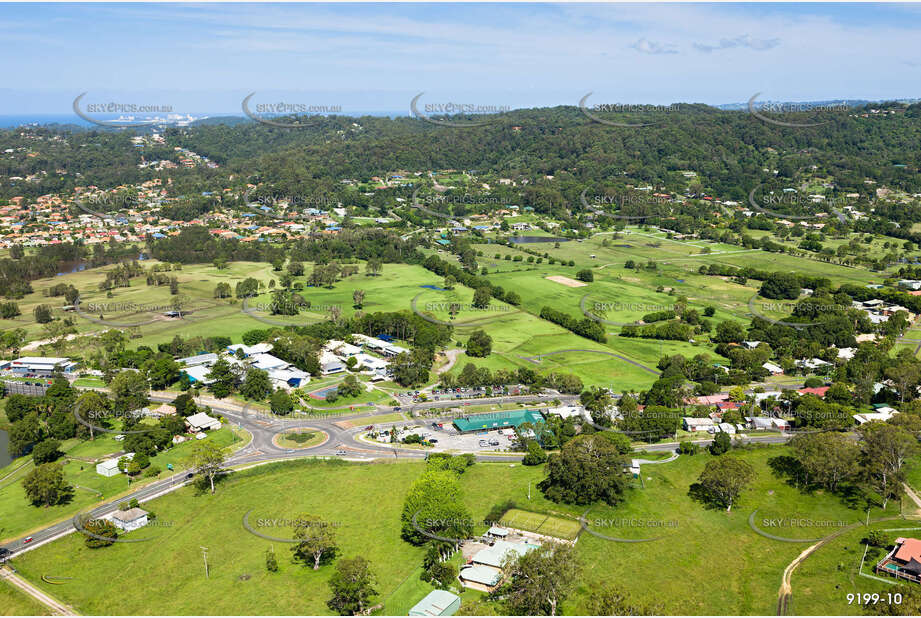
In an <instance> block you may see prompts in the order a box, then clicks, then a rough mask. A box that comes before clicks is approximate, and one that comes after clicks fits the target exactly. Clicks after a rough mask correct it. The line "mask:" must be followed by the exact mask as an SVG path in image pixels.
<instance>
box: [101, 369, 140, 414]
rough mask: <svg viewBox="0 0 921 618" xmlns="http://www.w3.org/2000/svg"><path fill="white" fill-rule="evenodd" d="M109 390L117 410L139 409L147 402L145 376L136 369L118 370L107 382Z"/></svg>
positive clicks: (129, 410)
mask: <svg viewBox="0 0 921 618" xmlns="http://www.w3.org/2000/svg"><path fill="white" fill-rule="evenodd" d="M109 392H111V393H112V395H113V398H114V400H115V409H116V410H117V411H118V412H131V411H134V410H140V409H141V408H143V407H145V406H146V405H147V404H148V403H149V400H148V399H147V394H148V392H149V386H148V384H147V378H145V377H144V376H143V375H141V373H140V372H138V371H132V370H130V369H129V370H126V371H120V372H119V373H118V374H117V375H116V376H115V377H114V378H113V379H112V381H111V382H110V383H109Z"/></svg>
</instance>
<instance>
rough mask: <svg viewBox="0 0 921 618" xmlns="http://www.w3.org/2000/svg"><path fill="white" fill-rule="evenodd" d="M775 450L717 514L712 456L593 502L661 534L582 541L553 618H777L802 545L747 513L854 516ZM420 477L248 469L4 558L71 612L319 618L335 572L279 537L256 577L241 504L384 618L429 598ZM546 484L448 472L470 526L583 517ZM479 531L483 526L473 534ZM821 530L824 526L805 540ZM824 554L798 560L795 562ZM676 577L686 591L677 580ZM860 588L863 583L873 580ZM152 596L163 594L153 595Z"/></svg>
mask: <svg viewBox="0 0 921 618" xmlns="http://www.w3.org/2000/svg"><path fill="white" fill-rule="evenodd" d="M786 453H787V450H786V449H785V448H783V447H763V448H757V449H753V450H750V451H739V452H737V453H736V456H739V457H742V458H744V459H746V460H748V461H749V462H750V463H751V464H752V465H753V466H754V468H755V471H756V473H757V477H756V480H755V482H754V483H753V484H752V486H751V487H750V488H749V489H747V490H745V491H744V492H743V495H742V496H741V499H740V500H739V501H738V502H737V504H736V505H735V507H734V508H733V509H732V512H730V513H726V511H725V510H724V509H710V508H707V507H705V506H703V505H702V504H701V503H699V502H697V501H696V500H694V499H693V498H692V497H691V496H690V495H689V489H690V487H691V485H692V484H693V483H694V482H695V481H696V480H697V478H698V476H699V474H700V472H701V471H702V469H703V467H704V465H705V464H706V463H707V461H708V460H709V459H710V457H711V456H710V455H707V454H700V455H695V456H691V457H688V456H682V457H679V458H678V459H677V460H676V461H673V462H670V463H666V464H660V465H647V466H643V470H642V475H643V485H644V486H645V487H643V486H641V485H640V483H639V482H636V483H635V487H634V488H633V489H632V490H630V493H629V495H628V496H627V498H626V500H625V501H624V502H623V503H622V504H620V505H618V506H617V507H613V508H612V507H607V506H594V507H592V508H591V509H590V510H589V512H588V513H587V514H586V518H587V520H588V521H589V524H590V528H591V529H592V530H594V531H595V532H598V533H599V534H601V535H605V536H610V537H616V538H628V539H629V538H632V539H645V538H650V537H662V538H661V539H659V540H657V541H651V542H647V543H617V542H613V541H610V540H607V539H605V538H602V537H601V536H597V535H594V534H590V533H586V532H583V533H582V534H581V536H580V538H579V541H578V543H577V544H576V551H577V554H578V555H579V557H580V560H581V561H582V563H583V565H584V573H583V577H582V578H581V581H580V583H579V585H578V589H577V591H576V593H575V594H574V595H573V597H572V598H571V600H569V601H568V602H567V603H566V604H565V606H564V607H563V610H564V611H565V612H566V613H568V614H576V613H584V612H585V610H586V607H585V602H586V600H587V599H588V597H589V595H590V594H591V593H592V591H593V590H594V589H595V588H596V587H598V586H601V585H603V584H605V583H609V582H617V584H618V586H619V587H621V588H622V589H623V590H624V592H625V593H627V594H628V596H630V597H631V598H635V599H637V600H638V601H641V602H644V603H649V604H653V605H659V606H661V608H662V611H663V612H664V613H671V614H676V613H682V614H688V613H689V614H717V615H719V614H765V615H766V614H772V613H774V611H775V608H776V602H777V590H778V587H779V584H780V576H781V573H782V572H783V569H784V568H785V567H786V566H787V564H789V563H790V562H791V561H792V560H793V559H794V558H795V557H796V556H797V555H798V554H799V553H800V552H801V551H802V549H804V547H805V545H801V544H799V543H785V542H779V541H775V540H772V539H769V538H766V537H764V536H761V535H759V534H757V533H756V532H755V531H753V530H752V529H751V528H750V527H749V523H748V518H749V515H750V514H751V512H752V511H753V510H755V509H757V510H758V518H759V519H761V518H772V519H779V518H783V517H787V518H794V517H797V516H800V517H809V518H811V519H813V520H823V521H825V520H828V521H833V522H839V521H840V522H847V523H853V522H855V521H859V520H861V519H862V518H863V517H865V513H864V512H863V511H862V510H861V509H860V508H855V509H851V508H848V506H847V505H846V504H845V502H844V501H843V500H842V498H841V497H840V496H836V495H829V494H827V493H824V492H814V493H811V494H805V493H802V492H800V491H799V490H798V489H796V488H794V487H792V486H790V485H788V484H787V483H786V481H785V480H784V479H782V478H779V477H777V476H775V474H774V473H773V472H772V471H771V469H770V467H769V465H768V462H769V460H770V459H771V458H773V457H776V456H778V455H783V454H786ZM422 469H423V464H421V463H405V464H373V465H367V464H366V465H359V464H341V463H325V462H297V463H285V464H274V465H271V466H266V467H264V468H257V469H253V470H249V471H246V472H242V473H237V474H235V475H234V477H233V478H231V479H229V480H227V481H226V482H223V483H221V485H220V487H219V489H218V492H217V494H215V495H214V496H211V495H210V494H203V495H195V493H194V490H193V489H191V488H185V489H182V490H180V491H179V492H177V493H175V494H171V495H168V496H165V497H163V498H161V499H158V500H156V501H154V502H153V503H150V504H148V507H149V508H150V509H152V510H153V511H155V512H156V513H157V516H158V517H159V518H160V519H161V520H162V521H171V522H174V525H172V526H171V527H162V528H157V529H150V530H145V531H144V534H145V535H147V534H156V535H157V542H156V543H153V542H151V543H123V544H116V545H113V546H111V547H108V548H104V549H101V550H90V549H87V548H86V547H85V545H84V544H83V541H82V539H81V538H79V537H78V536H76V535H72V536H70V537H68V538H66V539H63V540H60V541H57V542H55V543H52V544H49V545H46V546H43V547H40V548H38V549H36V550H34V551H33V552H30V553H28V554H25V555H24V556H22V557H21V558H19V559H17V560H16V566H17V568H18V569H19V570H20V571H21V572H22V573H23V574H25V575H26V576H28V577H29V578H30V580H31V581H34V582H39V585H40V586H42V587H43V588H47V586H46V585H45V584H44V583H41V582H40V576H41V574H42V573H44V572H46V571H48V570H49V569H50V568H51V565H54V570H55V575H58V576H62V577H63V576H73V577H76V578H78V581H75V582H74V584H73V585H68V586H57V587H55V589H54V590H53V592H55V593H56V594H57V595H58V596H59V598H61V599H62V600H63V601H65V602H67V603H71V604H74V605H75V607H76V609H77V610H78V611H81V612H84V613H120V614H121V613H137V612H141V613H154V614H163V613H207V614H214V613H221V612H237V613H239V612H244V613H254V614H294V613H300V614H306V613H328V610H327V609H326V607H325V605H324V601H325V599H326V598H327V597H328V590H327V587H326V581H327V580H328V578H329V575H330V573H331V571H332V569H330V568H329V567H324V568H322V569H321V570H320V571H317V572H314V571H312V570H311V569H310V568H305V567H303V566H300V565H295V564H292V563H291V561H290V558H289V556H290V554H289V553H288V550H287V548H286V547H282V546H281V545H280V544H278V543H276V544H275V552H276V555H277V556H278V558H279V565H280V571H279V572H278V573H275V574H268V573H266V571H265V562H264V552H265V550H266V549H268V548H269V545H270V543H269V542H268V541H265V540H264V539H260V538H258V537H256V536H254V535H252V534H249V533H248V532H246V531H245V530H244V529H243V527H242V523H241V521H242V517H243V515H244V514H245V513H246V512H248V511H250V510H251V509H253V512H252V514H251V516H250V521H254V520H256V519H258V518H270V517H289V518H291V517H296V516H297V515H298V514H301V513H311V514H315V515H319V516H320V517H323V518H324V519H325V520H326V521H330V522H338V524H339V525H338V526H337V529H336V530H337V534H338V537H339V541H340V544H341V546H342V549H343V553H342V555H343V556H353V555H356V554H359V553H360V554H361V555H363V556H365V557H366V558H368V559H369V560H370V561H371V562H372V566H373V569H374V571H375V573H376V574H377V576H378V578H379V586H378V589H379V590H380V593H381V594H380V599H379V600H381V601H383V602H384V604H385V612H386V613H405V610H406V609H408V607H411V606H412V604H413V603H415V602H416V601H418V600H419V599H420V598H421V597H422V596H424V594H425V592H427V591H428V589H430V588H429V587H428V585H420V584H419V583H416V582H417V580H418V567H419V564H420V562H421V559H422V552H423V550H422V549H421V548H415V547H412V546H410V545H408V544H407V543H405V542H404V541H402V540H401V539H400V531H399V530H400V524H399V514H400V509H401V506H402V500H403V497H404V496H405V494H406V491H407V489H408V487H409V485H410V483H411V482H412V480H413V479H414V478H415V477H416V476H417V475H418V474H419V473H420V472H421V471H422ZM543 477H544V472H543V470H542V469H541V468H540V467H537V468H529V467H525V466H521V465H514V466H509V465H507V464H482V463H480V464H477V465H475V466H473V467H472V468H470V469H468V470H467V471H466V472H465V473H464V475H463V476H462V477H461V482H462V485H463V487H464V501H465V503H466V504H467V506H468V507H469V508H470V511H471V514H472V516H473V517H474V519H478V520H479V518H485V517H486V515H487V514H488V513H489V512H490V510H492V509H494V508H496V507H497V506H498V505H503V504H506V503H507V502H508V501H512V502H513V503H514V506H513V507H512V508H515V509H519V510H520V511H527V512H528V513H529V515H528V517H534V516H535V515H540V514H541V513H544V514H546V513H550V514H553V513H558V514H559V517H560V518H561V519H566V517H567V516H568V517H572V518H575V517H578V516H579V515H582V514H583V513H584V512H585V510H586V507H578V506H568V505H559V504H554V503H550V502H548V501H547V500H545V499H544V497H543V496H542V494H541V493H540V492H539V491H537V490H536V489H535V488H534V486H535V484H536V483H537V482H538V481H539V480H541V479H542V478H543ZM529 483H530V484H531V489H532V492H531V493H532V496H531V499H530V500H529V499H528V485H529ZM342 488H347V491H343V490H342ZM897 513H898V505H897V504H895V505H891V506H890V508H889V510H888V512H887V513H883V512H882V511H880V510H879V509H872V510H871V513H870V517H871V519H874V518H877V517H879V516H882V515H884V514H885V515H895V514H897ZM531 514H535V515H531ZM522 517H523V516H522ZM905 523H906V524H907V523H908V522H905ZM914 525H921V524H914ZM893 527H895V526H893ZM485 529H486V528H485V525H483V526H481V529H479V530H477V532H482V531H484V530H485ZM833 530H834V528H832V529H829V528H828V527H824V528H823V529H822V530H821V531H819V534H818V536H823V535H825V534H827V533H829V532H830V531H833ZM770 531H771V532H773V533H775V534H778V535H784V536H789V537H792V538H803V539H809V538H812V537H813V536H816V530H814V529H806V528H802V527H799V528H797V527H787V528H784V527H781V528H778V529H771V530H770ZM285 532H286V531H285V530H273V535H274V536H278V537H284V534H285ZM199 546H205V547H208V548H209V562H210V563H211V565H212V572H211V579H210V580H206V579H205V577H204V573H203V568H202V564H201V554H200V552H201V550H200V549H199ZM849 547H850V546H849ZM823 551H825V550H823ZM701 556H705V559H701ZM822 556H824V554H817V555H816V556H813V557H811V558H809V559H808V560H807V561H806V562H805V563H804V565H802V566H801V567H800V568H801V569H803V568H805V567H807V566H810V564H811V563H810V561H811V560H813V559H815V558H820V557H822ZM829 556H830V557H829V560H830V561H832V562H831V564H837V562H838V561H840V557H832V556H831V554H829ZM103 557H104V558H105V559H102V558H103ZM666 559H667V560H668V564H669V572H670V576H669V577H668V578H662V577H660V578H657V580H656V584H655V585H654V586H650V585H649V580H648V578H643V577H637V576H636V575H637V569H638V568H640V567H643V566H646V567H648V568H650V569H651V568H655V565H656V564H659V563H661V561H662V560H666ZM805 574H806V571H805V570H803V571H802V574H800V572H799V571H797V573H796V574H795V575H794V577H793V588H794V599H797V598H800V597H798V595H799V594H800V593H799V592H798V590H799V589H798V586H800V583H799V582H800V579H799V578H802V577H803V576H804V575H805ZM821 577H822V578H824V580H825V582H827V584H826V583H823V584H822V586H821V587H816V592H815V593H814V594H811V596H810V603H811V604H814V607H815V608H819V611H820V612H821V613H828V612H830V611H834V612H835V613H838V612H841V613H848V612H849V611H850V610H848V608H847V605H846V600H845V598H844V594H845V592H846V591H847V590H848V589H849V586H850V580H849V577H848V573H847V571H842V570H839V569H837V568H836V567H833V568H829V569H826V570H824V571H822V574H821ZM688 581H694V582H695V585H694V586H692V587H688V586H687V582H688ZM803 581H805V580H803ZM867 581H868V582H870V583H871V584H872V580H867ZM880 585H881V586H882V585H884V584H880ZM835 586H840V587H839V588H836V587H835ZM152 590H170V591H171V592H170V594H153V593H151V592H150V591H152ZM804 590H805V588H804ZM466 596H467V595H465V598H466ZM795 603H796V601H795ZM794 607H795V608H796V609H797V610H798V611H805V609H806V608H805V607H803V606H800V605H796V604H795V605H794ZM810 607H813V605H810Z"/></svg>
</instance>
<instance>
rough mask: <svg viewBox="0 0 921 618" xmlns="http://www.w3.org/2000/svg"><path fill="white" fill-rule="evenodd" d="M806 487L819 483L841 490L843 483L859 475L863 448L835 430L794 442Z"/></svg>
mask: <svg viewBox="0 0 921 618" xmlns="http://www.w3.org/2000/svg"><path fill="white" fill-rule="evenodd" d="M790 448H791V449H792V450H793V453H794V457H796V459H797V461H798V462H799V464H800V466H802V471H803V474H804V475H805V478H804V479H803V481H804V483H805V484H806V485H809V483H810V482H816V483H818V484H820V485H821V486H822V487H824V488H826V489H828V490H830V491H837V489H838V485H839V484H840V483H841V482H842V481H846V480H848V479H851V478H853V477H854V476H856V474H857V471H858V459H859V457H860V449H859V448H858V447H857V445H856V444H855V443H854V441H853V440H852V439H851V438H850V437H848V436H847V435H845V434H841V433H835V432H832V431H823V432H820V433H807V434H801V435H798V436H794V438H793V439H792V440H790Z"/></svg>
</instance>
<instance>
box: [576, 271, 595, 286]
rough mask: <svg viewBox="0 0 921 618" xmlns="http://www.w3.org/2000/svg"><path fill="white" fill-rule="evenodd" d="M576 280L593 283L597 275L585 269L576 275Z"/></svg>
mask: <svg viewBox="0 0 921 618" xmlns="http://www.w3.org/2000/svg"><path fill="white" fill-rule="evenodd" d="M576 279H578V280H579V281H585V282H586V283H591V282H592V281H594V280H595V273H593V272H592V271H591V270H590V269H588V268H583V269H582V270H580V271H579V272H577V273H576Z"/></svg>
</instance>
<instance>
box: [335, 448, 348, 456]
mask: <svg viewBox="0 0 921 618" xmlns="http://www.w3.org/2000/svg"><path fill="white" fill-rule="evenodd" d="M347 454H348V453H346V452H345V451H343V450H342V449H339V450H338V451H336V455H347Z"/></svg>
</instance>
